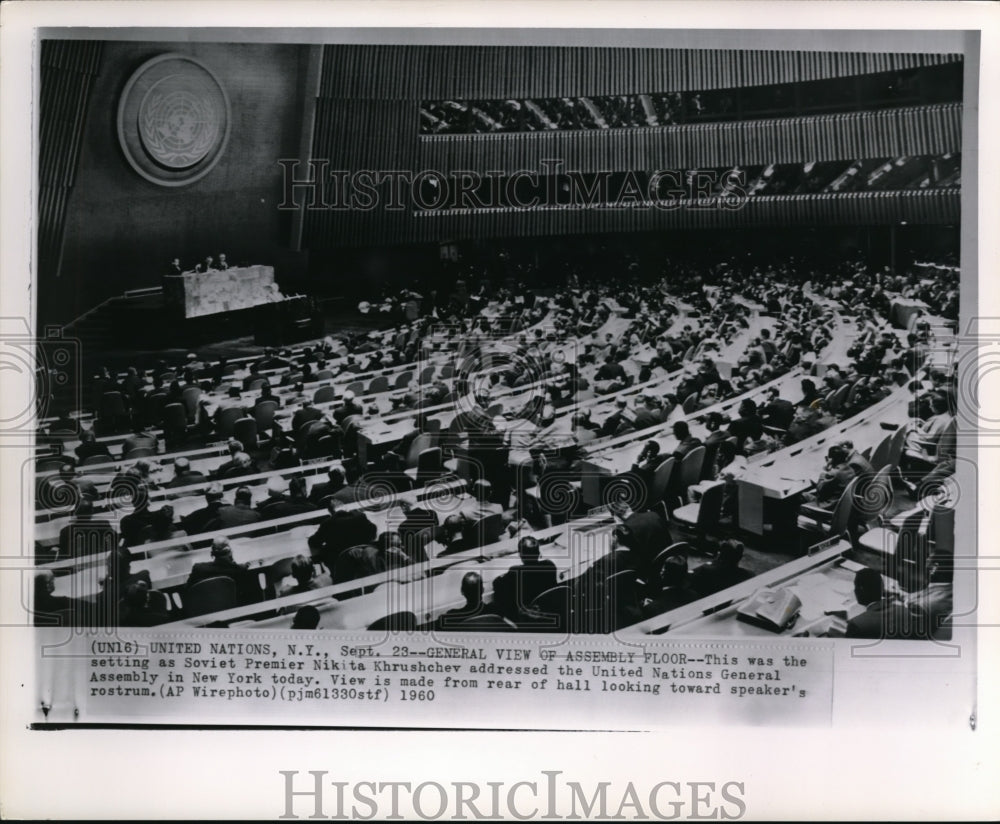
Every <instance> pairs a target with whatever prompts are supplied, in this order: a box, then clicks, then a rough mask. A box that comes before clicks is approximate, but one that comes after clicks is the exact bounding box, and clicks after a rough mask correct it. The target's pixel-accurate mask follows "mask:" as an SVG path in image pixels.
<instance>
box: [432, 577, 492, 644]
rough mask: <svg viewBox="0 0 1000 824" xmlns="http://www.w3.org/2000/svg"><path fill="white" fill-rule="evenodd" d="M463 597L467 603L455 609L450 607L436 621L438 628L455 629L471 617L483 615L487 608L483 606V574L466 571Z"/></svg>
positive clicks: (463, 578)
mask: <svg viewBox="0 0 1000 824" xmlns="http://www.w3.org/2000/svg"><path fill="white" fill-rule="evenodd" d="M461 592H462V597H463V598H464V599H465V604H463V605H462V606H460V607H455V608H454V609H449V610H448V611H447V612H446V613H444V614H443V615H441V616H439V617H438V619H437V623H436V625H435V626H436V628H437V629H444V630H447V629H455V628H456V627H458V626H460V625H461V624H462V623H463V622H464V621H466V620H468V619H469V618H474V617H475V616H477V615H482V614H483V613H484V612H485V611H486V609H485V607H484V606H483V576H482V575H480V574H479V573H478V572H466V573H465V575H463V576H462V586H461Z"/></svg>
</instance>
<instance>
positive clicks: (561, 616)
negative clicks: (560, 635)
mask: <svg viewBox="0 0 1000 824" xmlns="http://www.w3.org/2000/svg"><path fill="white" fill-rule="evenodd" d="M571 598H572V591H571V589H570V587H569V585H568V584H560V585H559V586H555V587H552V588H551V589H547V590H545V592H540V593H539V594H538V595H536V596H535V599H534V600H533V601H532V602H531V603H530V604H529V605H528V609H529V610H530V611H531V612H533V613H535V622H534V623H536V624H539V625H541V626H542V627H545V628H549V627H550V630H549V631H551V632H559V631H565V630H568V629H569V619H570V610H571V605H572V600H571Z"/></svg>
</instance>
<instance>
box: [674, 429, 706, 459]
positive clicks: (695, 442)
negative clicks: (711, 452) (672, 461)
mask: <svg viewBox="0 0 1000 824" xmlns="http://www.w3.org/2000/svg"><path fill="white" fill-rule="evenodd" d="M673 432H674V437H675V438H676V439H677V446H675V447H674V452H673V455H674V457H675V458H677V460H678V461H679V460H681V459H682V458H683V457H684V456H685V455H687V453H688V452H690V451H691V450H692V449H697V448H698V447H699V446H701V440H700V439H699V438H696V437H694V435H692V434H691V429H690V428H689V427H688V425H687V422H686V421H677V422H676V423H675V424H674V426H673Z"/></svg>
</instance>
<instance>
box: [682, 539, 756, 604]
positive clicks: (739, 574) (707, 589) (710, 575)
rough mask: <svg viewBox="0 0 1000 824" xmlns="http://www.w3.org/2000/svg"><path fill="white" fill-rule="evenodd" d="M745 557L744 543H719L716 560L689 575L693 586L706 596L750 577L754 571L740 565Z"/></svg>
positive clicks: (699, 595)
mask: <svg viewBox="0 0 1000 824" xmlns="http://www.w3.org/2000/svg"><path fill="white" fill-rule="evenodd" d="M742 559H743V544H741V543H740V542H739V541H734V540H727V541H723V542H722V543H720V544H719V554H718V556H717V557H716V558H715V560H714V561H709V562H708V563H706V564H702V565H701V566H700V567H698V568H697V569H696V570H694V571H693V572H692V573H691V574H690V576H688V580H689V583H690V585H691V588H692V589H693V590H694V591H695V592H697V593H698V597H700V598H704V597H705V596H706V595H711V594H712V593H713V592H719V591H720V590H723V589H727V588H728V587H731V586H733V585H734V584H738V583H740V582H742V581H745V580H747V579H748V578H752V577H753V573H752V572H750V571H749V570H747V569H743V568H742V567H741V566H740V561H741V560H742Z"/></svg>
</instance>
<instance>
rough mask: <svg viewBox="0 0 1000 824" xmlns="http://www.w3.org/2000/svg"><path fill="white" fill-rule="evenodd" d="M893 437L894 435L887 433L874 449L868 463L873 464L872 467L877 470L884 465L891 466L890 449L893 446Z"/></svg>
mask: <svg viewBox="0 0 1000 824" xmlns="http://www.w3.org/2000/svg"><path fill="white" fill-rule="evenodd" d="M892 438H893V436H892V435H886V436H885V437H884V438H882V440H880V441H879V442H878V444H876V446H875V449H873V450H872V454H871V457H870V458H869V459H868V463H870V464H871V465H872V469H874V470H875V471H876V472H878V470H880V469H882V468H883V467H887V466H889V450H890V448H891V447H892Z"/></svg>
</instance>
